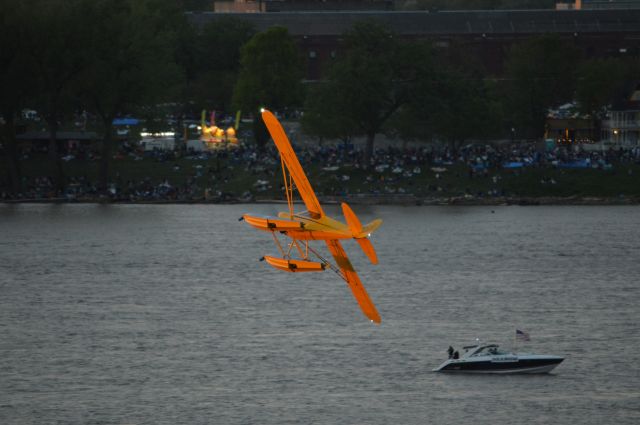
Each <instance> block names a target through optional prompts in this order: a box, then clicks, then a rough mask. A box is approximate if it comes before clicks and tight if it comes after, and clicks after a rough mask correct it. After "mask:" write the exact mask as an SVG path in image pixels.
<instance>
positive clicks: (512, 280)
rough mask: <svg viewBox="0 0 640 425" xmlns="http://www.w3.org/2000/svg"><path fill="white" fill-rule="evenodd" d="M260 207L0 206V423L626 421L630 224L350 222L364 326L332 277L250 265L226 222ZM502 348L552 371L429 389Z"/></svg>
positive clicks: (261, 241)
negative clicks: (369, 244) (474, 348)
mask: <svg viewBox="0 0 640 425" xmlns="http://www.w3.org/2000/svg"><path fill="white" fill-rule="evenodd" d="M279 207H281V206H277V205H163V206H151V205H107V206H105V205H0V260H1V261H0V423H1V424H209V423H210V424H294V423H303V424H307V423H313V424H425V423H431V424H462V423H469V424H471V423H473V424H520V423H522V424H531V423H539V424H637V423H640V366H639V365H640V331H639V327H638V320H639V319H640V306H639V303H640V285H639V277H640V208H638V207H626V206H625V207H622V206H616V207H572V206H563V207H517V206H509V207H366V206H358V205H356V206H354V210H355V211H356V213H358V215H359V216H360V218H361V219H362V221H363V222H364V221H369V220H371V219H373V218H375V217H380V218H382V219H383V220H384V224H383V226H382V227H381V228H380V229H379V231H378V232H377V233H376V234H375V235H374V236H373V238H372V241H373V244H374V245H375V246H376V249H377V251H378V256H379V258H380V264H379V265H378V266H373V265H371V264H370V263H369V262H368V261H367V259H366V257H365V256H364V254H363V253H362V252H361V251H360V249H359V247H358V246H357V244H355V243H353V242H352V241H348V242H346V243H345V248H346V250H347V252H348V253H349V255H350V257H351V259H352V262H353V264H354V266H355V267H356V269H357V270H358V271H359V273H360V275H361V278H362V281H363V282H364V284H365V287H366V288H367V289H368V291H369V293H370V295H371V297H372V299H373V300H374V302H375V303H376V306H377V307H378V310H379V311H380V314H381V316H382V324H381V325H380V326H376V325H373V324H371V323H370V322H368V321H367V320H366V319H365V317H364V316H363V315H362V314H361V313H360V311H359V309H358V307H357V305H356V303H355V301H354V300H353V298H352V296H351V294H350V291H349V290H348V288H347V287H346V286H345V284H344V283H343V282H342V281H341V280H339V279H338V278H337V276H335V275H334V274H333V273H332V272H330V271H327V272H325V273H309V274H295V275H294V274H288V273H283V272H278V271H276V270H274V269H271V268H270V267H269V266H268V265H267V264H265V263H264V262H259V261H258V259H259V258H260V257H261V256H262V255H264V254H276V253H277V251H276V248H275V247H274V244H273V242H272V240H271V238H270V236H269V235H268V234H267V233H263V232H258V231H255V230H253V229H252V228H250V227H249V226H247V225H246V224H245V223H242V222H238V221H237V218H238V217H239V216H240V215H241V214H242V213H243V212H256V213H268V214H271V213H273V212H274V211H275V210H276V209H277V208H279ZM328 210H329V212H330V213H334V214H335V215H337V216H338V217H340V216H341V215H340V213H339V211H338V208H336V207H331V208H328ZM318 246H320V247H321V246H322V245H321V244H318ZM324 252H326V251H324ZM516 328H518V329H522V330H525V331H527V332H529V333H530V334H531V341H530V342H528V343H519V344H518V347H517V349H518V351H525V352H526V351H531V352H539V353H545V354H556V355H561V356H564V357H565V358H566V359H565V361H564V363H562V364H561V365H560V366H559V367H558V368H556V369H555V370H554V373H552V374H550V375H541V376H464V375H456V376H452V375H446V374H437V373H432V372H430V370H431V369H432V368H434V367H436V366H438V365H439V364H440V363H441V362H442V361H443V360H444V358H445V357H446V349H447V347H448V346H449V345H453V346H454V347H456V348H457V349H460V348H461V346H462V345H465V344H469V343H473V342H474V341H475V339H476V338H481V339H482V340H483V341H486V342H496V343H499V344H501V345H502V346H503V347H505V348H512V346H513V345H514V342H513V340H514V338H513V337H514V334H515V329H516Z"/></svg>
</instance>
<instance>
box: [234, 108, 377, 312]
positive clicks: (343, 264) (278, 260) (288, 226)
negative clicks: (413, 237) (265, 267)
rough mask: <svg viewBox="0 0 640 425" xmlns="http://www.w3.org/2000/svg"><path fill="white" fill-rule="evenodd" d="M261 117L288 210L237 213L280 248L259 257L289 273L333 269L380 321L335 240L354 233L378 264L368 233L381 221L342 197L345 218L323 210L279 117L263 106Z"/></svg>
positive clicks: (365, 307)
mask: <svg viewBox="0 0 640 425" xmlns="http://www.w3.org/2000/svg"><path fill="white" fill-rule="evenodd" d="M262 119H263V120H264V123H265V124H266V126H267V129H268V130H269V133H270V134H271V138H272V139H273V141H274V143H275V145H276V147H277V149H278V152H279V153H280V160H281V165H282V174H283V178H284V189H285V194H286V197H287V204H288V206H289V210H288V211H286V212H280V213H278V216H277V217H276V216H258V215H250V214H244V215H243V216H242V217H241V218H240V220H244V221H246V222H247V223H248V224H249V225H251V226H253V227H255V228H256V229H258V230H262V231H265V232H270V233H271V235H272V237H273V240H274V241H275V243H276V246H277V247H278V250H279V251H280V256H279V257H272V256H268V255H265V256H264V257H263V258H261V259H260V260H261V261H262V260H264V261H266V262H267V263H268V264H269V265H271V266H272V267H274V268H276V269H278V270H282V271H286V272H293V273H301V272H321V271H324V270H326V269H331V270H333V271H334V272H336V273H337V274H338V275H339V276H340V277H341V278H342V279H343V280H344V281H345V282H346V283H347V285H348V286H349V288H350V289H351V292H352V293H353V296H354V297H355V299H356V301H357V302H358V305H359V306H360V309H361V310H362V312H363V313H364V314H365V316H367V317H368V318H369V319H370V320H371V321H372V322H375V323H380V315H379V314H378V311H377V310H376V307H375V306H374V304H373V302H372V301H371V298H369V295H368V294H367V291H366V290H365V289H364V286H363V285H362V282H361V281H360V278H359V277H358V274H357V273H356V271H355V269H354V268H353V266H352V264H351V261H349V258H348V257H347V254H346V252H345V251H344V249H343V247H342V244H341V243H340V240H343V239H352V238H353V239H355V240H356V242H357V243H358V244H359V245H360V247H361V248H362V250H363V251H364V253H365V254H366V255H367V257H368V258H369V260H370V261H371V263H373V264H378V256H377V254H376V251H375V250H374V248H373V245H372V244H371V241H370V240H369V237H370V236H371V233H373V231H374V230H376V229H377V228H378V227H380V225H381V224H382V220H380V219H376V220H373V221H372V222H371V223H369V224H367V225H365V226H363V225H362V224H361V223H360V220H359V219H358V217H357V216H356V215H355V213H354V212H353V210H351V208H350V207H349V205H347V204H346V203H342V212H343V214H344V218H345V220H346V224H344V223H341V222H339V221H337V220H334V219H333V218H331V217H329V216H327V215H326V214H325V213H324V211H323V209H322V207H321V206H320V202H319V201H318V198H317V197H316V195H315V193H314V191H313V189H312V187H311V184H310V183H309V180H308V179H307V176H306V175H305V173H304V170H303V169H302V166H301V165H300V161H298V157H297V156H296V154H295V152H294V151H293V148H292V147H291V143H290V142H289V139H288V138H287V135H286V134H285V132H284V129H283V128H282V125H281V124H280V122H279V121H278V119H277V118H276V117H275V115H273V114H272V113H271V112H269V111H267V110H262ZM295 189H297V191H298V193H299V194H300V197H301V198H302V201H303V202H304V205H305V207H306V211H303V212H295V211H294V201H293V195H294V190H295ZM278 235H283V236H285V237H287V238H288V239H287V242H286V243H284V244H282V243H280V240H279V236H278ZM314 240H323V241H325V243H326V244H327V247H328V248H329V252H331V255H332V256H333V258H334V259H335V262H336V265H333V264H331V263H330V262H329V261H328V260H327V259H325V258H324V257H322V256H321V255H320V254H319V253H318V251H316V249H314V248H312V247H311V246H310V245H309V242H310V241H314ZM294 257H299V258H294Z"/></svg>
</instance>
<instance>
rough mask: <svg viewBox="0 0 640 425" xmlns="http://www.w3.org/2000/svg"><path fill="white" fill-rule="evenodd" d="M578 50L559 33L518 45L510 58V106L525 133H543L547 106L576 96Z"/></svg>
mask: <svg viewBox="0 0 640 425" xmlns="http://www.w3.org/2000/svg"><path fill="white" fill-rule="evenodd" d="M578 58H579V54H578V51H577V50H576V49H575V48H574V47H571V46H568V45H566V44H565V43H563V42H562V40H561V39H559V38H558V37H557V36H553V35H545V36H541V37H537V38H532V39H530V40H527V41H525V42H524V43H522V44H520V45H516V46H514V48H513V49H512V50H511V52H510V54H509V57H508V59H507V75H508V77H509V80H510V83H511V84H510V93H509V101H510V102H509V103H510V104H509V105H508V106H509V110H510V111H511V114H512V119H513V121H514V122H515V123H516V125H517V126H518V127H519V128H522V129H523V130H524V131H523V132H524V133H525V134H528V135H530V136H533V137H538V136H542V134H543V132H544V124H545V119H546V115H547V110H548V109H549V108H550V107H552V106H554V105H556V104H558V103H561V102H568V101H571V100H572V99H573V92H574V87H575V70H576V63H577V62H578Z"/></svg>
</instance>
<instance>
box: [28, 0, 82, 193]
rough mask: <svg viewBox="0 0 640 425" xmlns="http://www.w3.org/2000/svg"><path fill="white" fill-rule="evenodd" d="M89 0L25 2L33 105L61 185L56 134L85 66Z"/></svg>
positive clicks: (62, 180) (69, 108)
mask: <svg viewBox="0 0 640 425" xmlns="http://www.w3.org/2000/svg"><path fill="white" fill-rule="evenodd" d="M88 5H89V0H68V1H65V0H51V1H46V0H36V1H32V2H28V8H29V10H30V15H29V16H30V22H29V24H30V25H29V27H30V29H29V31H28V32H27V33H26V35H27V36H26V39H25V40H24V44H22V47H23V48H26V49H28V51H29V52H30V55H31V59H32V60H33V64H34V71H35V75H36V79H35V80H34V86H35V87H34V88H35V91H36V93H37V96H35V99H34V100H35V104H36V106H37V109H38V111H39V112H40V113H42V114H43V115H44V117H45V120H46V122H47V126H48V128H49V157H50V158H51V160H52V161H53V162H54V164H55V170H56V172H55V175H54V183H55V186H56V188H57V189H58V191H61V190H62V189H63V188H64V174H63V171H62V162H61V160H60V158H59V155H58V145H57V133H58V129H59V125H60V122H61V121H62V120H63V117H64V115H65V114H67V113H69V112H70V111H71V110H72V108H73V100H72V89H73V88H74V86H75V85H76V82H75V79H76V78H77V76H78V75H79V73H80V71H81V70H82V69H83V67H84V66H85V64H86V63H85V54H86V52H87V50H89V47H90V46H89V44H88V43H87V41H88V38H87V32H88V29H89V27H88V22H87V20H86V19H85V14H86V11H87V8H88Z"/></svg>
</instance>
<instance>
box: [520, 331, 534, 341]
mask: <svg viewBox="0 0 640 425" xmlns="http://www.w3.org/2000/svg"><path fill="white" fill-rule="evenodd" d="M516 341H531V337H530V336H529V333H528V332H524V331H521V330H520V329H516Z"/></svg>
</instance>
